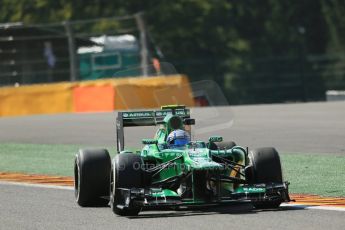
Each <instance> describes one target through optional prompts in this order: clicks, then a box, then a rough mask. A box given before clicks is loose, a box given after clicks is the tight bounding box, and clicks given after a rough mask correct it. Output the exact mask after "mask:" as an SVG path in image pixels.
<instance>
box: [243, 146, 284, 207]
mask: <svg viewBox="0 0 345 230" xmlns="http://www.w3.org/2000/svg"><path fill="white" fill-rule="evenodd" d="M249 159H250V162H251V165H252V173H251V174H252V178H251V183H254V184H260V183H265V184H269V183H283V176H282V168H281V163H280V157H279V154H278V152H277V150H276V149H275V148H259V149H255V150H253V151H251V152H250V153H249ZM281 203H282V200H281V199H278V200H269V201H260V202H253V203H252V204H253V206H254V207H255V208H258V209H273V208H278V207H279V206H280V204H281Z"/></svg>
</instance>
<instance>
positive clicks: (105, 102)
mask: <svg viewBox="0 0 345 230" xmlns="http://www.w3.org/2000/svg"><path fill="white" fill-rule="evenodd" d="M165 104H184V105H187V106H193V105H194V101H193V95H192V91H191V87H190V85H189V81H188V78H187V77H186V76H181V75H174V76H169V77H167V76H164V77H147V78H138V77H136V78H121V79H105V80H96V81H85V82H76V83H58V84H43V85H30V86H20V87H3V88H0V116H18V115H32V114H56V113H70V112H104V111H113V110H125V109H141V108H157V107H160V106H161V105H165Z"/></svg>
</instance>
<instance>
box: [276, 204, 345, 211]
mask: <svg viewBox="0 0 345 230" xmlns="http://www.w3.org/2000/svg"><path fill="white" fill-rule="evenodd" d="M281 206H282V207H296V208H301V209H316V210H326V211H339V212H345V208H341V207H333V206H312V205H304V204H298V203H296V204H282V205H281Z"/></svg>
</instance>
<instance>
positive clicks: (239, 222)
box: [0, 184, 345, 230]
mask: <svg viewBox="0 0 345 230" xmlns="http://www.w3.org/2000/svg"><path fill="white" fill-rule="evenodd" d="M0 189H1V190H0V191H1V196H0V210H1V214H0V228H1V229H2V230H7V229H8V230H17V229H121V230H125V229H130V230H132V229H133V230H134V229H140V230H145V229H150V230H154V229H159V230H162V229H164V230H168V229H174V230H180V229H199V230H202V229H207V230H209V229H238V230H243V229H256V230H267V229H279V230H284V229H304V230H308V229H312V230H324V229H327V230H331V229H343V226H344V223H345V222H344V217H345V212H339V211H324V210H302V209H296V208H291V207H283V208H280V209H279V210H275V211H260V210H258V211H255V210H253V209H252V207H251V206H250V205H236V206H233V207H231V208H229V207H221V208H212V209H206V210H203V211H178V212H176V211H163V212H162V211H160V212H142V213H140V215H139V216H138V217H135V218H127V217H119V216H115V215H114V214H113V213H112V212H111V210H110V208H107V207H105V208H80V207H78V206H77V205H76V203H75V202H74V197H73V191H70V190H56V189H46V188H32V187H21V186H17V185H4V184H2V185H0Z"/></svg>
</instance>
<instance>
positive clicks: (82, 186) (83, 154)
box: [74, 149, 110, 207]
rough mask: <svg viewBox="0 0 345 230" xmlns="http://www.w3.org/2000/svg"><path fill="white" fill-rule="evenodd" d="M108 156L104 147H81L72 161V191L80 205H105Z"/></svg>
mask: <svg viewBox="0 0 345 230" xmlns="http://www.w3.org/2000/svg"><path fill="white" fill-rule="evenodd" d="M109 175H110V156H109V153H108V151H107V150H106V149H81V150H79V153H78V154H77V155H76V157H75V161H74V193H75V198H76V201H77V203H78V204H79V205H80V206H82V207H91V206H105V205H107V204H108V201H107V200H106V199H103V198H102V197H106V196H109V184H110V183H109V181H110V177H109Z"/></svg>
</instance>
